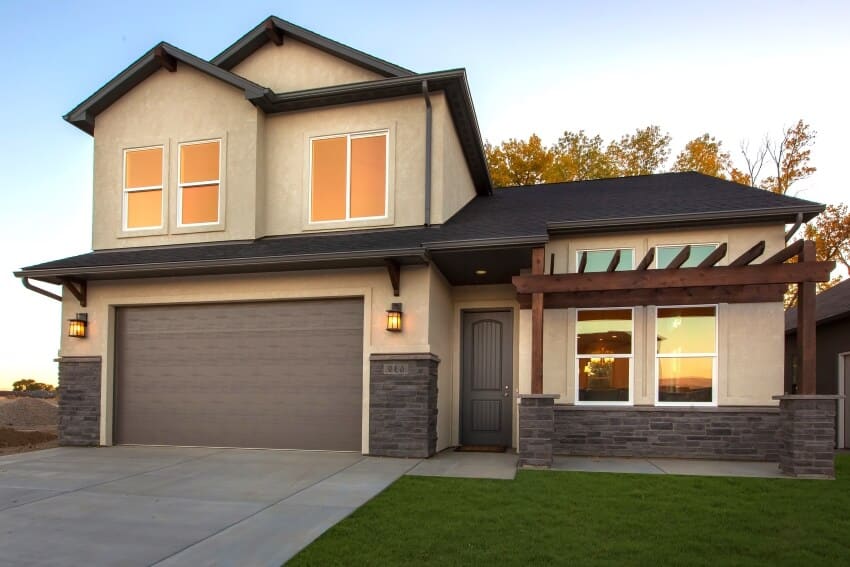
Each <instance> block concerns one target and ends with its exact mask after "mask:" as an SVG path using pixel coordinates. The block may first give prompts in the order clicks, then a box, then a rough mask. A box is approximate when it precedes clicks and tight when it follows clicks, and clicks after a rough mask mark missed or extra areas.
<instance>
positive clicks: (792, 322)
mask: <svg viewBox="0 0 850 567" xmlns="http://www.w3.org/2000/svg"><path fill="white" fill-rule="evenodd" d="M845 317H850V280H844V281H843V282H841V283H839V284H836V285H834V286H832V287H831V288H829V289H828V290H826V291H824V292H822V293H819V294H818V295H817V296H816V297H815V321H816V323H817V324H818V325H822V324H824V323H830V322H832V321H837V320H839V319H843V318H845ZM796 330H797V308H796V307H792V308H791V309H789V310H787V311H786V312H785V332H786V333H792V332H794V331H796Z"/></svg>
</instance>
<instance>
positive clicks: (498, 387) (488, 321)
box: [460, 311, 514, 447]
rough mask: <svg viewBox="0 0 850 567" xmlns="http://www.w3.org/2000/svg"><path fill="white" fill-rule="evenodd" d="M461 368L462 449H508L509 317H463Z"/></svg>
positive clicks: (487, 314)
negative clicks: (496, 447) (473, 446)
mask: <svg viewBox="0 0 850 567" xmlns="http://www.w3.org/2000/svg"><path fill="white" fill-rule="evenodd" d="M462 345H463V346H462V353H463V354H462V356H461V360H462V368H461V388H462V393H461V401H462V403H461V431H460V442H461V444H462V445H499V446H503V447H510V446H511V424H512V415H513V395H512V393H513V366H514V365H513V348H512V345H513V315H512V313H511V312H510V311H486V312H478V311H475V312H473V311H469V312H464V313H463V344H462Z"/></svg>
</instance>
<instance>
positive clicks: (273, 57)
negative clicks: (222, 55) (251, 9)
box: [231, 37, 384, 93]
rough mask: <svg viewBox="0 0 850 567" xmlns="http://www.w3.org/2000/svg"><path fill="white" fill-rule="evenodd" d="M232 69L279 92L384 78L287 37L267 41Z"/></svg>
mask: <svg viewBox="0 0 850 567" xmlns="http://www.w3.org/2000/svg"><path fill="white" fill-rule="evenodd" d="M231 70H232V71H233V72H234V73H236V74H237V75H241V76H243V77H245V78H246V79H249V80H251V81H254V82H255V83H257V84H259V85H263V86H264V87H268V88H270V89H272V90H273V91H275V92H279V93H281V92H290V91H300V90H304V89H315V88H318V87H329V86H332V85H344V84H348V83H360V82H363V81H374V80H376V79H383V78H384V77H383V76H381V75H379V74H378V73H375V72H373V71H369V70H368V69H364V68H363V67H360V66H359V65H355V64H353V63H349V62H348V61H345V60H343V59H340V58H338V57H335V56H333V55H330V54H329V53H325V52H324V51H322V50H320V49H316V48H315V47H310V46H309V45H307V44H306V43H302V42H300V41H298V40H295V39H291V38H290V37H286V38H285V39H284V41H283V45H280V46H278V45H275V44H274V43H272V42H268V43H266V44H265V45H264V46H262V47H261V48H260V49H258V50H257V51H255V52H254V53H252V54H251V55H249V56H248V58H247V59H245V60H244V61H241V62H240V63H239V64H238V65H237V66H236V67H234V68H233V69H231Z"/></svg>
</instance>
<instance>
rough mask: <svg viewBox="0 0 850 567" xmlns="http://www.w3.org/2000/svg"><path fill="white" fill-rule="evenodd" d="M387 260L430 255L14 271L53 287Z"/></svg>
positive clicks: (397, 252) (385, 253)
mask: <svg viewBox="0 0 850 567" xmlns="http://www.w3.org/2000/svg"><path fill="white" fill-rule="evenodd" d="M386 260H394V261H396V262H398V263H399V264H403V265H415V264H426V263H428V261H429V257H428V253H427V251H426V250H425V249H423V248H408V249H386V250H371V251H367V252H344V253H326V254H302V255H291V256H268V257H256V258H237V259H216V260H193V261H185V262H158V263H150V264H121V265H107V266H74V267H63V268H37V267H36V268H24V269H22V270H19V271H16V272H14V275H15V276H16V277H18V278H30V279H34V280H38V281H43V282H47V283H52V284H61V283H62V280H64V279H78V280H109V279H130V278H161V277H181V276H202V275H221V274H245V273H257V272H285V271H296V270H325V269H344V268H368V267H378V266H384V265H385V262H386Z"/></svg>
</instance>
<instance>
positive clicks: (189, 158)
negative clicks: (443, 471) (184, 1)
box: [16, 17, 823, 464]
mask: <svg viewBox="0 0 850 567" xmlns="http://www.w3.org/2000/svg"><path fill="white" fill-rule="evenodd" d="M65 119H66V120H67V121H68V122H69V123H70V124H72V125H74V126H76V127H77V128H79V129H81V130H83V131H84V132H86V133H87V134H89V135H91V136H92V137H93V138H94V218H93V234H92V248H93V251H92V252H88V253H85V254H82V255H79V256H74V257H70V258H64V259H60V260H56V261H51V262H46V263H42V264H38V265H33V266H29V267H26V268H23V269H21V270H20V271H18V272H16V275H17V276H18V277H21V278H23V281H24V284H25V285H26V286H27V287H29V288H31V289H35V290H38V291H40V292H42V293H45V294H47V295H51V292H49V291H47V290H45V289H44V288H43V287H39V286H40V285H43V283H48V284H56V285H61V286H62V289H63V292H62V294H61V301H62V310H63V328H62V335H61V340H60V353H59V379H60V391H61V405H60V416H61V417H60V438H61V442H62V443H64V444H70V445H73V444H81V445H112V444H153V445H193V446H216V447H257V448H285V449H317V450H340V451H357V452H362V453H364V454H372V455H389V456H416V457H427V456H430V455H432V454H434V453H435V452H436V451H440V450H443V449H445V448H447V447H452V446H457V445H467V446H488V447H490V446H497V447H505V448H515V447H517V446H518V443H519V444H520V445H522V443H523V442H521V441H520V440H521V438H527V441H528V443H529V444H528V447H529V448H530V449H529V450H532V452H533V449H534V447H536V445H535V441H534V436H535V435H536V433H535V432H537V431H538V429H540V427H543V429H546V428H548V429H547V431H548V432H547V433H546V435H547V436H548V438H547V440H546V442H545V443H544V446H545V447H544V449H545V448H546V447H548V449H547V450H549V451H550V452H551V451H552V450H554V452H555V453H562V454H601V455H606V454H607V455H650V454H655V455H659V454H660V455H674V456H697V457H699V456H702V457H708V456H712V457H714V456H724V457H729V458H753V459H758V458H767V459H771V458H772V459H776V458H777V451H778V444H777V441H776V430H777V427H778V423H779V421H778V420H779V410H778V409H777V401H776V400H774V399H772V396H773V395H775V394H781V393H782V391H783V329H784V323H783V307H782V301H781V299H782V291H783V290H784V285H785V283H787V282H789V281H802V279H805V278H803V276H801V274H802V272H800V271H797V272H793V273H790V272H788V270H791V271H793V270H795V269H798V268H801V269H802V268H806V265H803V264H801V265H799V266H791V265H789V264H783V263H782V262H783V261H784V260H785V259H787V258H789V257H790V256H791V255H793V254H795V253H797V252H800V250H798V249H794V250H790V251H789V249H788V248H786V240H787V238H786V231H785V226H786V225H787V224H793V223H795V222H796V223H797V224H798V225H799V223H800V222H802V221H807V220H809V219H811V218H813V217H814V216H815V215H817V214H818V213H819V212H820V211H821V210H822V208H823V207H822V205H820V204H817V203H813V202H809V201H805V200H801V199H797V198H792V197H788V196H782V195H774V194H772V193H769V192H766V191H762V190H758V189H754V188H751V187H745V186H741V185H738V184H735V183H731V182H729V181H725V180H721V179H715V178H712V177H707V176H704V175H700V174H696V173H671V174H661V175H650V176H641V177H630V178H620V179H603V180H596V181H588V182H576V183H559V184H550V185H541V186H532V187H515V188H506V189H497V190H494V189H493V188H492V186H491V182H490V178H489V175H488V172H487V166H486V162H485V156H484V152H483V145H482V140H481V135H480V133H479V128H478V124H477V121H476V116H475V111H474V107H473V104H472V99H471V96H470V91H469V87H468V84H467V79H466V73H465V71H464V70H462V69H459V70H451V71H440V72H433V73H415V72H413V71H410V70H408V69H405V68H402V67H399V66H397V65H395V64H392V63H388V62H386V61H384V60H381V59H378V58H376V57H373V56H371V55H367V54H365V53H362V52H360V51H357V50H356V49H353V48H351V47H348V46H345V45H342V44H340V43H337V42H335V41H332V40H330V39H327V38H325V37H322V36H320V35H318V34H315V33H313V32H311V31H308V30H305V29H303V28H300V27H298V26H295V25H293V24H291V23H289V22H286V21H283V20H281V19H278V18H275V17H271V18H269V19H267V20H265V21H264V22H262V23H261V24H260V25H258V26H257V27H256V28H254V29H253V30H251V31H249V32H248V33H247V34H246V35H245V36H244V37H242V38H241V39H239V40H238V41H237V42H236V43H234V44H233V45H231V46H230V47H228V48H227V49H225V50H224V51H223V52H222V53H221V54H219V55H218V56H216V57H214V58H213V59H211V60H210V61H206V60H203V59H201V58H198V57H196V56H194V55H192V54H190V53H187V52H185V51H182V50H180V49H178V48H176V47H174V46H172V45H169V44H166V43H161V44H159V45H157V46H155V47H154V48H153V49H151V50H150V51H149V52H147V53H145V54H144V55H142V57H141V58H140V59H138V60H137V61H136V62H134V63H133V64H131V65H130V66H129V67H128V68H127V69H126V70H124V71H123V72H121V73H120V74H119V75H117V76H116V77H115V78H113V79H112V80H110V81H109V82H108V83H106V84H105V85H104V86H103V87H102V88H100V89H99V90H98V91H97V92H95V93H94V94H93V95H91V96H90V97H89V98H88V99H86V100H85V101H83V102H82V103H80V104H79V106H77V107H76V108H74V109H73V110H72V111H71V112H69V113H68V115H67V116H65ZM757 259H758V260H764V261H763V262H758V263H755V264H754V263H753V262H754V261H755V260H757ZM762 264H763V265H762ZM777 266H779V268H781V274H782V275H777V274H780V271H779V268H777ZM789 266H790V267H789ZM768 268H770V269H768ZM774 268H777V269H774ZM786 268H787V269H786ZM820 268H823V266H820ZM812 269H814V268H811V267H810V268H809V270H810V272H811V270H812ZM810 272H809V273H810ZM821 272H823V269H820V270H819V271H818V272H817V273H818V274H821ZM718 274H719V275H718ZM755 274H759V275H758V276H756V275H755ZM719 276H723V278H726V279H723V278H720V277H719ZM806 277H808V278H809V280H812V279H816V278H817V277H821V275H817V276H806ZM695 278H708V279H703V280H700V281H697V279H695ZM712 278H713V279H712ZM718 278H719V279H718ZM807 281H808V280H807ZM34 282H42V283H41V284H35V283H34ZM54 295H55V294H54ZM544 319H545V326H544V324H543V321H544ZM550 403H551V404H550ZM538 406H539V407H538ZM544 406H545V407H546V408H547V409H545V410H543V411H548V412H550V413H547V414H546V416H547V417H546V419H548V421H546V419H544V421H546V422H545V423H543V425H542V426H541V425H540V423H536V422H534V421H533V420H532V421H529V422H528V423H529V425H528V427H525V426H523V425H521V423H520V421H521V419H523V418H522V417H521V415H520V414H521V412H520V409H521V408H523V407H525V408H526V409H528V410H529V412H531V413H527V414H526V416H527V418H528V419H531V417H533V411H532V409H534V408H537V409H540V408H542V407H544ZM529 416H531V417H529ZM552 416H554V417H552ZM541 423H542V422H541ZM538 426H540V427H538ZM523 436H525V437H523ZM547 443H548V445H547ZM521 449H522V448H521ZM529 462H530V463H532V464H533V459H531V460H529Z"/></svg>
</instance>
